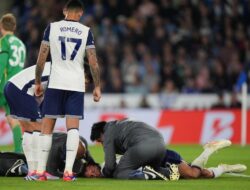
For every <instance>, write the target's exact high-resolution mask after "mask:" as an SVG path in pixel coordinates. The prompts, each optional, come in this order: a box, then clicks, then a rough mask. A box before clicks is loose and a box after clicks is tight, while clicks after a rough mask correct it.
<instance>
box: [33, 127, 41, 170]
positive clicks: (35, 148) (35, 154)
mask: <svg viewBox="0 0 250 190" xmlns="http://www.w3.org/2000/svg"><path fill="white" fill-rule="evenodd" d="M39 135H40V132H39V131H33V134H32V153H33V160H34V170H37V166H38V144H39Z"/></svg>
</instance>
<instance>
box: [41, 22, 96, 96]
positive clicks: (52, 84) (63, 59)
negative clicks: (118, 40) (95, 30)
mask: <svg viewBox="0 0 250 190" xmlns="http://www.w3.org/2000/svg"><path fill="white" fill-rule="evenodd" d="M43 43H48V44H49V45H50V53H51V64H52V66H51V74H50V79H49V85H48V88H54V89H62V90H70V91H79V92H85V76H84V67H83V63H84V54H85V49H87V48H94V47H95V46H94V39H93V35H92V33H91V32H90V29H89V27H87V26H84V25H83V24H81V23H79V22H76V21H70V20H61V21H59V22H53V23H51V24H50V25H49V26H48V27H47V28H46V30H45V32H44V38H43Z"/></svg>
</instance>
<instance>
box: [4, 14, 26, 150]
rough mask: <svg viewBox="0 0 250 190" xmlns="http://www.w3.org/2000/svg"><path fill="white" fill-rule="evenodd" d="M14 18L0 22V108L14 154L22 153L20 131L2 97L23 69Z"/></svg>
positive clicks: (21, 46) (8, 16)
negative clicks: (9, 127)
mask: <svg viewBox="0 0 250 190" xmlns="http://www.w3.org/2000/svg"><path fill="white" fill-rule="evenodd" d="M15 30H16V18H15V16H14V15H13V14H5V15H3V16H2V18H1V20H0V33H1V34H2V38H1V39H0V60H1V63H0V107H3V108H4V110H5V113H6V118H7V121H8V123H9V125H10V126H11V129H12V133H13V142H14V148H15V150H14V151H15V152H22V131H21V128H20V124H19V122H18V121H17V120H16V119H13V118H12V117H10V116H9V114H10V113H9V106H8V104H7V102H6V99H5V97H4V95H3V92H4V85H5V84H6V82H7V81H8V80H9V79H10V78H11V77H12V76H14V75H15V74H17V73H18V72H20V71H21V70H22V69H23V66H24V62H25V58H26V48H25V45H24V44H23V42H22V41H21V40H20V39H19V38H17V37H16V36H15V35H14V32H15Z"/></svg>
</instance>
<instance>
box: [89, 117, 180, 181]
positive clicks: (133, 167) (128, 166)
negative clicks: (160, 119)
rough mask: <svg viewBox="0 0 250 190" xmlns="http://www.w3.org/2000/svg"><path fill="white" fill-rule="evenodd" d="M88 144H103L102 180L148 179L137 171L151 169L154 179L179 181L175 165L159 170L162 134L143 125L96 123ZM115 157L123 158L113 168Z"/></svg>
mask: <svg viewBox="0 0 250 190" xmlns="http://www.w3.org/2000/svg"><path fill="white" fill-rule="evenodd" d="M90 138H91V140H92V141H97V142H100V143H102V144H103V149H104V153H105V166H104V168H103V170H102V172H103V175H104V177H109V178H112V177H113V178H118V179H151V178H152V175H150V174H148V173H149V172H144V171H139V170H137V169H138V168H140V167H143V166H146V165H149V166H151V167H152V168H151V169H152V170H153V172H154V173H155V174H153V176H155V175H157V176H158V177H159V178H162V179H165V180H167V178H168V179H170V180H178V179H179V173H178V168H177V166H176V165H172V166H171V167H170V168H165V167H161V161H162V160H163V158H164V156H165V143H164V141H163V137H162V136H161V134H160V133H159V132H158V131H156V130H155V129H154V128H152V127H150V126H149V125H147V124H146V123H143V122H138V121H131V120H128V119H125V120H121V121H110V122H105V121H103V122H98V123H95V124H94V125H93V126H92V130H91V137H90ZM116 154H121V155H123V156H122V158H121V160H120V162H119V163H118V164H116Z"/></svg>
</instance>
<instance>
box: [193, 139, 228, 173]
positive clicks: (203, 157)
mask: <svg viewBox="0 0 250 190" xmlns="http://www.w3.org/2000/svg"><path fill="white" fill-rule="evenodd" d="M231 144H232V143H231V141H229V140H218V141H213V142H210V143H207V144H205V145H204V151H203V152H202V153H201V154H200V155H199V156H198V157H197V158H196V159H195V160H194V161H193V162H192V163H191V165H192V166H197V167H200V168H204V166H205V164H206V163H207V161H208V158H209V157H210V156H211V155H212V154H213V153H214V152H216V151H217V150H220V149H222V148H225V147H228V146H230V145H231Z"/></svg>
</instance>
